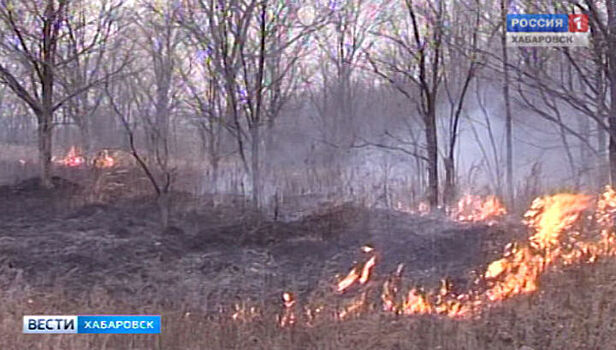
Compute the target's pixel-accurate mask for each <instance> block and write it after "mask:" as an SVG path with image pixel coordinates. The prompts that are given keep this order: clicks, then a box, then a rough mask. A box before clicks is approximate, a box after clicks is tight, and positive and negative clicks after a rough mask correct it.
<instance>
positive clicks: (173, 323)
mask: <svg viewBox="0 0 616 350" xmlns="http://www.w3.org/2000/svg"><path fill="white" fill-rule="evenodd" d="M614 274H616V266H614V264H613V263H612V262H611V261H608V260H605V261H599V262H597V263H596V264H594V265H592V266H591V267H588V266H575V267H567V268H565V269H564V270H562V271H553V272H550V273H547V274H545V275H543V276H542V278H541V287H542V291H541V292H539V293H536V294H533V295H531V296H530V297H528V298H515V299H511V300H507V301H506V302H504V303H501V304H499V305H498V306H497V307H494V308H491V309H489V310H486V312H485V313H484V314H483V316H482V317H481V318H480V319H475V320H462V321H460V320H451V319H448V318H441V317H435V316H433V315H432V316H431V315H424V316H415V317H411V318H409V317H403V316H393V315H388V314H384V313H376V312H375V313H365V314H361V315H357V316H356V317H352V318H349V319H348V320H345V321H343V322H341V321H336V320H333V319H332V320H330V321H327V322H322V323H315V324H312V325H308V324H302V323H296V324H295V325H294V326H293V327H284V328H281V327H280V325H278V324H277V323H275V322H271V320H272V319H273V318H274V317H276V315H277V314H278V312H279V308H277V307H269V308H268V307H265V308H264V309H261V310H260V311H259V313H258V315H257V316H256V317H255V318H254V319H253V321H252V322H237V321H234V320H232V319H231V318H229V317H228V314H226V313H218V314H212V313H207V314H206V313H204V312H202V311H200V308H199V305H198V302H197V301H196V300H189V299H187V300H182V301H177V302H176V303H175V304H174V305H169V304H168V303H165V302H163V301H161V300H159V301H154V300H149V301H147V302H145V301H144V302H142V303H140V305H130V304H126V303H122V302H121V301H118V300H117V299H114V298H113V297H111V296H109V295H108V294H106V293H105V292H102V291H100V290H98V291H93V292H90V293H89V294H88V295H83V296H81V297H79V298H74V297H67V296H66V295H63V294H62V291H61V288H58V289H57V290H56V291H55V292H53V293H48V294H45V295H43V294H39V293H35V292H33V291H26V294H25V295H24V294H23V293H22V292H21V290H19V292H17V291H18V289H16V288H17V287H16V286H15V287H14V288H15V289H9V290H5V296H4V302H3V303H2V305H0V312H1V313H2V314H3V315H4V316H3V321H2V322H1V323H0V343H1V344H2V349H7V350H13V349H19V350H21V349H50V348H53V349H103V348H106V349H182V350H184V349H211V350H219V349H220V350H223V349H224V350H227V349H302V350H305V349H388V350H389V349H390V350H397V349H520V348H522V347H523V346H529V347H531V348H532V349H613V348H615V347H616V339H615V338H614V337H613V332H614V327H615V325H616V282H615V281H614V279H613V276H614ZM154 294H156V293H154ZM100 312H108V313H114V312H116V313H150V314H153V313H160V314H162V318H163V327H162V329H163V333H162V334H161V335H160V336H147V335H145V336H143V335H138V336H126V335H85V336H82V335H79V336H66V335H36V336H33V335H24V334H21V332H20V329H21V316H22V315H23V314H38V313H42V314H74V313H100Z"/></svg>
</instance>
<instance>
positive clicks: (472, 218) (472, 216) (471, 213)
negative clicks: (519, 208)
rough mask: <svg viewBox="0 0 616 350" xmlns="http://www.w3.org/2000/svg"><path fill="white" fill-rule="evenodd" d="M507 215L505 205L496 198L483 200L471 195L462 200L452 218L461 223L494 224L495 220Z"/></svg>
mask: <svg viewBox="0 0 616 350" xmlns="http://www.w3.org/2000/svg"><path fill="white" fill-rule="evenodd" d="M505 214H507V210H506V209H505V207H504V206H503V204H502V203H501V202H500V201H499V200H498V198H496V197H495V196H488V197H486V198H482V197H480V196H473V195H470V194H467V195H465V196H464V197H462V198H460V200H459V201H458V204H457V206H456V208H455V209H454V210H453V213H452V216H453V219H454V220H457V221H460V222H484V221H485V222H488V223H489V224H493V223H494V222H495V219H497V218H499V217H501V216H504V215H505Z"/></svg>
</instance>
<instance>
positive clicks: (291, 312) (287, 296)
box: [278, 292, 296, 327]
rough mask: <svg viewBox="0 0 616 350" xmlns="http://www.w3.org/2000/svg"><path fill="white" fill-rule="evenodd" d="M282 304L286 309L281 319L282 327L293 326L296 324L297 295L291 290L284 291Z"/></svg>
mask: <svg viewBox="0 0 616 350" xmlns="http://www.w3.org/2000/svg"><path fill="white" fill-rule="evenodd" d="M282 304H283V306H284V310H283V312H282V315H281V316H280V319H279V322H278V323H279V324H280V327H287V326H292V325H294V324H295V320H296V317H295V297H294V296H293V294H291V293H289V292H284V293H282Z"/></svg>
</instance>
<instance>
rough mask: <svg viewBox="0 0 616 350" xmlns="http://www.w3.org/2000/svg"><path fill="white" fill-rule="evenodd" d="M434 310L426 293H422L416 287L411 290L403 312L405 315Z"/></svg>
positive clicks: (426, 312) (429, 312) (403, 305)
mask: <svg viewBox="0 0 616 350" xmlns="http://www.w3.org/2000/svg"><path fill="white" fill-rule="evenodd" d="M433 312H434V309H433V307H432V304H430V302H428V299H427V298H426V296H425V294H423V293H420V292H419V291H418V290H417V289H415V288H413V289H411V290H410V291H409V293H408V294H407V296H406V299H404V303H403V304H402V314H404V315H414V314H431V313H433Z"/></svg>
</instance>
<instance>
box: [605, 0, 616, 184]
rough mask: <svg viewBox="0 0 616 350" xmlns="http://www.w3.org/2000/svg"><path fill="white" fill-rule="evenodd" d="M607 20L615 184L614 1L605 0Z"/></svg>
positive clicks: (614, 181) (615, 178)
mask: <svg viewBox="0 0 616 350" xmlns="http://www.w3.org/2000/svg"><path fill="white" fill-rule="evenodd" d="M606 4H607V16H608V19H607V22H608V27H609V34H608V35H609V36H610V37H609V38H608V39H609V40H607V43H608V44H607V45H608V48H607V49H608V51H607V54H608V64H609V66H608V67H609V76H610V78H609V83H610V112H609V116H608V118H609V129H610V130H609V131H610V149H609V152H610V155H609V158H610V183H611V184H612V186H614V185H616V1H613V0H612V1H607V2H606Z"/></svg>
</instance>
